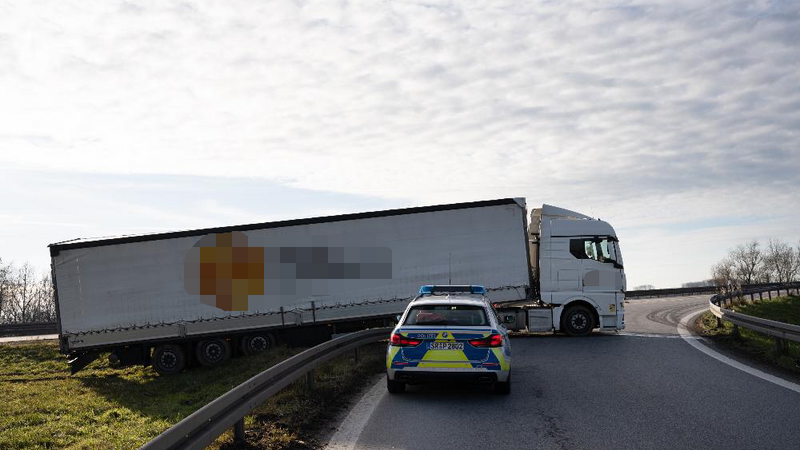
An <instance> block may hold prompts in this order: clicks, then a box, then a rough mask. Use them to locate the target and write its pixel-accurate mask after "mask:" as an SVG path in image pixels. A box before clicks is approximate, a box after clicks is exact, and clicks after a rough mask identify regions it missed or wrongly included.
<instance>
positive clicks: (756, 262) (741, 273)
mask: <svg viewBox="0 0 800 450" xmlns="http://www.w3.org/2000/svg"><path fill="white" fill-rule="evenodd" d="M728 258H730V260H731V263H732V264H733V272H734V275H735V277H736V279H737V280H738V281H739V282H740V283H742V284H752V283H755V282H756V281H757V280H759V278H761V276H760V275H761V272H762V262H763V260H764V255H763V253H762V252H761V248H760V246H759V243H758V241H757V240H752V241H750V242H748V243H746V244H740V245H738V246H737V247H736V248H735V249H733V250H732V251H731V252H730V254H729V255H728Z"/></svg>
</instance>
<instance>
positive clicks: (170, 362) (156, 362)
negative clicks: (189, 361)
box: [151, 344, 186, 375]
mask: <svg viewBox="0 0 800 450" xmlns="http://www.w3.org/2000/svg"><path fill="white" fill-rule="evenodd" d="M151 363H152V364H153V368H154V369H156V372H158V373H159V374H160V375H175V374H177V373H180V371H182V370H183V368H184V367H186V354H185V353H184V351H183V348H181V347H180V346H179V345H175V344H164V345H159V346H157V347H156V348H155V350H153V358H152V362H151Z"/></svg>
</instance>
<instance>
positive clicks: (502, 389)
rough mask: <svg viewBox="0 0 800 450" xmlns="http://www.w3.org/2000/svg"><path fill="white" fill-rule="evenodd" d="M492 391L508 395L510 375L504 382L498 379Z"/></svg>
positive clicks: (509, 391)
mask: <svg viewBox="0 0 800 450" xmlns="http://www.w3.org/2000/svg"><path fill="white" fill-rule="evenodd" d="M494 393H495V394H500V395H508V394H510V393H511V375H509V376H508V380H507V381H505V382H502V381H498V382H496V383H495V384H494Z"/></svg>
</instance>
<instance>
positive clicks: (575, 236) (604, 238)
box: [528, 205, 626, 335]
mask: <svg viewBox="0 0 800 450" xmlns="http://www.w3.org/2000/svg"><path fill="white" fill-rule="evenodd" d="M528 230H529V243H530V262H531V270H532V274H533V277H534V278H535V279H536V280H535V281H534V283H533V285H534V286H536V285H538V286H539V298H540V299H541V301H542V302H543V303H545V304H548V305H550V307H551V308H547V309H536V308H534V309H529V310H528V314H529V317H528V329H529V330H530V331H547V330H550V329H555V330H556V331H559V330H560V331H565V332H567V333H568V334H571V335H585V334H588V333H590V332H591V331H592V329H594V328H600V329H601V330H620V329H623V328H625V315H624V310H623V301H624V299H625V287H626V286H625V272H624V268H623V263H622V252H621V251H620V247H619V241H618V239H617V235H616V233H615V232H614V228H613V227H611V225H609V224H608V222H604V221H602V220H598V219H593V218H591V217H589V216H586V215H583V214H580V213H577V212H575V211H570V210H567V209H563V208H557V207H555V206H550V205H543V206H542V208H536V209H533V210H532V211H531V222H530V226H529V227H528ZM536 281H538V283H536Z"/></svg>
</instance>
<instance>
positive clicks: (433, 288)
mask: <svg viewBox="0 0 800 450" xmlns="http://www.w3.org/2000/svg"><path fill="white" fill-rule="evenodd" d="M441 294H479V295H486V288H485V287H483V286H479V285H475V284H473V285H447V284H445V285H441V284H438V285H434V284H426V285H423V286H420V288H419V295H441Z"/></svg>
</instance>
